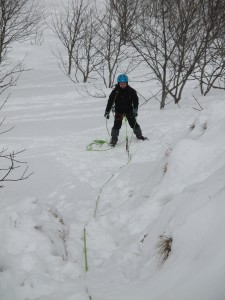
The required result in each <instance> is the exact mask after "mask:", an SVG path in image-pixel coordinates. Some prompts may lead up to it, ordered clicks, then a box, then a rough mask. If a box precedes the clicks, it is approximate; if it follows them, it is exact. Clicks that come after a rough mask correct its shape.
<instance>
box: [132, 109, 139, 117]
mask: <svg viewBox="0 0 225 300" xmlns="http://www.w3.org/2000/svg"><path fill="white" fill-rule="evenodd" d="M133 116H134V117H137V116H138V109H137V108H134V109H133Z"/></svg>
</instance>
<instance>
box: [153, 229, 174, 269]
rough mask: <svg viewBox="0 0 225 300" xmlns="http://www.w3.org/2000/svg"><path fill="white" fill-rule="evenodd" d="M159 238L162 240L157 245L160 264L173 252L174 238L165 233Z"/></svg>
mask: <svg viewBox="0 0 225 300" xmlns="http://www.w3.org/2000/svg"><path fill="white" fill-rule="evenodd" d="M159 238H160V240H159V242H158V243H157V245H156V249H157V256H158V260H159V264H163V263H164V262H165V261H166V260H167V258H168V257H169V255H170V253H171V249H172V243H173V238H172V236H169V235H165V234H162V235H160V236H159Z"/></svg>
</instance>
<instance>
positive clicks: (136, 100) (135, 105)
mask: <svg viewBox="0 0 225 300" xmlns="http://www.w3.org/2000/svg"><path fill="white" fill-rule="evenodd" d="M132 102H133V108H134V109H138V105H139V98H138V95H137V92H136V91H135V90H134V89H133V91H132Z"/></svg>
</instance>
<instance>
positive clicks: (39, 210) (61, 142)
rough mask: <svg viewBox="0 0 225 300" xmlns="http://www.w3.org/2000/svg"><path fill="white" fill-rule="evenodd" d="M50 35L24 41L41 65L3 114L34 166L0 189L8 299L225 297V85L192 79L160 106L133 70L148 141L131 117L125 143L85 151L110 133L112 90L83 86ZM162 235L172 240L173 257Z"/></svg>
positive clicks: (3, 284) (0, 278)
mask: <svg viewBox="0 0 225 300" xmlns="http://www.w3.org/2000/svg"><path fill="white" fill-rule="evenodd" d="M47 33H48V36H47V37H46V38H45V42H44V43H43V44H42V45H39V46H38V45H36V46H35V45H31V44H26V45H20V46H19V48H17V51H16V55H18V56H19V57H22V56H23V53H27V57H26V65H27V67H29V68H32V70H31V71H29V72H25V73H24V74H23V75H22V76H21V78H20V80H19V82H18V85H17V86H16V87H14V88H13V89H12V90H11V96H10V98H9V100H8V102H7V104H6V105H5V107H4V109H3V110H2V111H1V115H2V117H3V116H6V121H5V123H4V126H2V130H7V128H10V127H11V126H15V128H14V129H13V130H11V131H9V132H7V133H5V134H3V135H1V145H2V148H8V149H9V150H11V151H13V150H15V151H20V150H22V149H27V150H26V151H25V152H22V153H21V154H20V156H19V158H20V159H21V160H23V161H26V162H27V163H28V165H29V170H30V171H32V172H34V173H33V175H32V176H31V177H30V178H29V179H27V180H25V181H22V182H9V183H7V184H6V186H5V188H3V189H1V191H0V192H1V198H0V243H1V248H0V299H1V300H25V299H26V300H28V299H29V300H31V299H35V300H53V299H54V300H62V299H65V300H86V299H92V300H137V299H138V300H146V299H149V300H163V299H168V300H172V299H173V300H180V299H182V300H199V299H204V300H212V299H214V300H224V299H225V287H224V282H223V281H224V278H225V254H224V247H225V241H224V239H223V236H224V234H225V218H224V215H225V202H224V201H225V183H224V175H225V135H224V131H225V102H224V91H222V90H221V91H218V90H217V91H216V90H213V91H211V93H210V94H209V95H208V96H207V97H201V96H200V94H199V91H198V90H197V89H195V90H194V85H193V89H192V90H191V92H190V88H189V89H188V90H186V91H185V93H184V97H183V99H182V100H181V102H180V107H178V106H175V105H174V104H172V103H171V104H170V105H168V106H166V108H165V110H163V111H160V110H159V103H158V102H157V101H156V100H155V99H152V100H150V101H148V102H147V103H145V101H144V99H147V98H149V97H150V95H152V93H154V91H156V90H157V87H156V86H155V85H154V83H153V82H152V83H151V84H149V83H137V82H135V81H134V80H133V78H132V74H130V85H131V86H132V87H134V88H135V89H136V90H137V91H138V92H139V93H140V94H139V96H140V104H141V105H140V109H139V115H138V122H139V123H140V125H141V127H142V130H143V134H144V135H146V136H148V137H149V141H145V142H143V141H139V140H137V139H136V137H134V136H133V135H132V131H131V129H130V128H129V126H128V127H127V128H126V124H124V125H123V128H122V129H121V132H120V138H119V145H118V147H115V148H114V149H110V150H108V149H109V148H108V146H107V145H103V146H102V147H98V146H95V145H94V146H93V149H92V150H95V149H97V150H106V151H87V145H89V144H90V143H92V141H93V140H105V141H109V136H108V132H107V129H108V130H110V128H111V126H112V122H113V117H112V115H111V118H110V119H109V121H108V122H107V124H106V121H105V119H104V117H103V115H104V110H105V106H106V102H107V98H99V99H98V98H93V97H91V96H88V95H85V94H84V92H83V91H84V85H83V84H77V86H75V85H74V84H73V83H72V82H70V81H69V80H68V79H67V78H66V77H65V76H64V75H63V74H62V73H61V72H60V70H59V69H58V66H57V61H56V58H55V57H54V56H53V54H52V51H51V49H50V46H53V45H55V41H54V36H53V34H52V33H50V32H47ZM98 84H99V85H100V84H101V83H100V82H99V83H98ZM102 88H103V90H104V92H105V93H106V94H107V96H108V95H109V93H110V92H111V89H106V88H104V86H103V85H102ZM90 89H93V86H90ZM192 93H194V94H195V97H197V98H198V101H199V102H200V103H201V105H202V106H203V108H204V110H203V111H198V110H196V109H193V107H195V108H199V107H198V105H197V103H196V101H195V100H194V98H193V96H192ZM142 96H143V97H142ZM106 125H107V126H106ZM126 130H127V132H128V136H129V142H130V147H129V151H130V155H131V156H130V157H129V156H128V153H127V151H126V145H125V142H124V141H125V138H126ZM18 171H19V170H18ZM84 232H85V233H86V236H85V238H86V239H84ZM163 237H169V238H170V239H171V246H172V247H171V251H170V253H169V257H168V258H167V260H166V261H165V262H164V263H163V262H162V257H160V250H159V242H160V241H161V240H162V238H163ZM84 240H86V248H87V251H86V254H87V256H86V259H87V260H86V270H85V255H84V245H85V243H84ZM87 268H88V270H87Z"/></svg>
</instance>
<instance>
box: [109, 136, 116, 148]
mask: <svg viewBox="0 0 225 300" xmlns="http://www.w3.org/2000/svg"><path fill="white" fill-rule="evenodd" d="M117 141H118V138H117V137H112V138H111V141H110V143H109V144H110V146H112V147H115V146H116V143H117Z"/></svg>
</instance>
